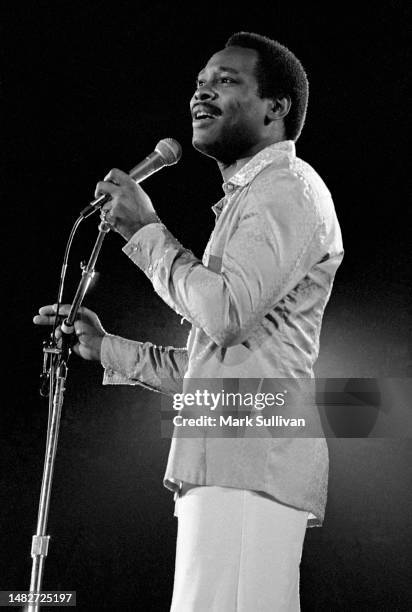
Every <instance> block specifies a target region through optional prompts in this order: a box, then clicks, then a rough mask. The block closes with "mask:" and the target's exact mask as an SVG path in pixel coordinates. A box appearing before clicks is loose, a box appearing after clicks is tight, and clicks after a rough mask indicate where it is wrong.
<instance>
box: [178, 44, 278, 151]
mask: <svg viewBox="0 0 412 612" xmlns="http://www.w3.org/2000/svg"><path fill="white" fill-rule="evenodd" d="M257 59H258V54H257V52H256V51H255V50H254V49H244V48H242V47H227V48H226V49H223V51H219V52H218V53H215V55H213V56H212V57H211V58H210V60H209V61H208V63H207V64H206V66H205V68H203V70H201V72H200V73H199V76H198V79H197V90H196V92H195V94H194V96H193V98H192V99H191V101H190V109H191V113H192V120H193V123H192V125H193V140H192V143H193V146H194V147H195V149H197V150H198V151H201V152H202V153H204V154H205V155H209V156H210V157H214V158H215V159H216V160H218V161H221V162H223V163H232V162H233V161H235V160H236V159H239V158H241V157H247V156H248V153H249V152H250V150H251V149H252V148H253V147H255V146H256V145H257V144H258V143H259V142H260V141H261V140H262V139H263V138H264V136H265V134H266V130H265V117H266V111H267V99H265V98H260V97H259V95H258V83H257V80H256V76H255V67H256V62H257Z"/></svg>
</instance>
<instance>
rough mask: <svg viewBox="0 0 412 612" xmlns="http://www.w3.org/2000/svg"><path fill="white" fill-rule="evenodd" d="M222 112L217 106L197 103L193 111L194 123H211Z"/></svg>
mask: <svg viewBox="0 0 412 612" xmlns="http://www.w3.org/2000/svg"><path fill="white" fill-rule="evenodd" d="M220 114H221V112H220V110H219V109H217V108H212V107H210V106H208V105H197V106H195V108H194V109H193V111H192V118H193V123H210V122H211V121H214V120H215V119H217V118H218V116H219V115H220Z"/></svg>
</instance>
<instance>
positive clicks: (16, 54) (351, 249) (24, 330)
mask: <svg viewBox="0 0 412 612" xmlns="http://www.w3.org/2000/svg"><path fill="white" fill-rule="evenodd" d="M2 13H3V18H2V30H3V31H2V41H3V43H2V55H3V62H2V63H3V76H2V91H3V102H5V105H4V113H3V120H2V128H3V135H4V136H3V138H2V147H1V149H2V156H3V173H2V186H3V198H2V238H3V240H2V243H3V246H4V247H5V253H4V255H3V278H4V285H3V300H2V302H3V306H4V314H3V323H4V325H3V366H2V371H3V374H4V382H3V401H2V410H1V423H2V425H1V427H2V431H1V433H2V444H1V451H2V463H1V482H0V485H1V490H0V495H1V508H0V521H1V523H0V525H1V534H2V538H1V539H2V546H1V551H2V554H1V559H0V589H3V590H11V589H27V588H28V586H29V580H30V569H31V559H30V545H31V536H32V534H33V533H34V531H35V524H36V514H37V503H38V494H39V489H40V482H41V473H42V461H43V450H44V443H45V427H46V422H47V404H46V403H45V402H44V401H41V400H40V398H39V396H38V390H37V387H38V382H37V379H38V375H39V372H40V367H41V361H42V353H41V343H42V339H43V338H44V332H43V330H38V329H35V328H34V326H33V325H32V323H31V319H32V317H33V315H34V314H35V313H36V311H37V308H38V307H39V306H40V305H41V304H45V303H50V302H53V301H54V300H55V296H56V291H57V283H58V277H59V271H60V265H61V260H62V255H63V251H64V245H65V241H66V239H67V236H68V233H69V230H70V228H71V225H72V223H73V222H74V220H75V218H76V214H77V212H78V211H79V210H80V209H81V208H82V207H83V206H85V204H86V203H87V202H88V201H89V200H91V199H92V197H93V192H94V187H95V184H96V182H97V181H98V180H100V179H101V178H102V177H103V176H104V175H105V174H106V173H107V172H108V171H109V170H110V168H112V167H119V168H122V169H125V170H128V169H130V168H131V167H133V166H134V165H135V164H136V163H137V162H138V161H140V160H141V159H142V158H143V157H145V155H147V154H148V153H149V152H150V151H152V150H153V148H154V146H155V144H156V143H157V141H158V140H159V139H161V138H164V137H174V138H176V139H177V140H179V141H180V142H181V144H182V147H183V157H182V161H181V162H180V163H179V164H178V165H177V166H175V167H173V168H168V169H165V170H163V171H162V172H161V173H159V174H157V175H156V176H155V177H152V178H150V179H148V180H147V182H146V183H145V188H146V189H147V191H148V192H149V194H150V196H151V197H152V199H153V201H154V202H155V205H156V208H157V211H158V213H159V215H160V216H161V218H162V220H163V221H164V222H165V223H166V225H167V226H168V228H169V229H170V230H171V231H172V232H173V233H174V234H175V235H176V237H178V238H179V240H180V241H181V242H182V243H183V244H184V245H185V246H187V247H188V248H191V249H192V250H193V251H194V252H195V254H197V255H198V256H199V257H201V255H202V252H203V249H204V247H205V246H206V242H207V239H208V236H209V234H210V232H211V230H212V227H213V221H214V216H213V214H212V212H211V210H210V206H211V205H212V204H213V203H214V202H215V201H217V200H218V199H219V198H220V194H221V182H222V180H221V176H220V174H219V172H218V170H217V167H216V165H215V163H214V162H213V160H210V159H207V158H203V157H201V156H200V155H199V154H198V153H197V152H196V151H194V149H192V147H191V120H190V115H189V112H188V109H189V99H190V97H191V95H192V91H193V85H194V80H195V77H196V75H197V72H198V71H199V69H200V68H201V67H202V66H203V65H204V64H205V63H206V61H207V59H208V58H209V56H210V55H211V54H212V53H213V52H215V51H216V50H219V49H221V48H222V47H223V46H224V43H225V40H226V39H227V37H228V36H229V35H230V34H231V33H233V32H235V31H239V30H248V31H256V32H260V33H262V34H266V35H268V36H270V37H272V38H275V39H277V40H279V41H280V42H282V43H283V44H286V45H287V46H289V47H290V48H291V49H292V50H293V51H294V52H295V53H296V55H297V56H298V57H299V58H300V59H301V61H302V63H303V64H304V66H305V68H306V70H307V73H308V76H309V80H310V102H309V112H308V117H307V122H306V126H305V128H304V131H303V133H302V136H301V137H300V139H299V141H298V143H297V153H298V155H299V156H300V157H302V158H303V159H305V160H306V161H308V162H309V163H310V164H311V165H312V166H313V167H314V168H315V169H316V170H317V171H318V172H319V173H320V175H321V176H322V177H323V179H324V180H325V182H326V183H327V185H328V186H329V188H330V190H331V191H332V194H333V197H334V201H335V206H336V210H337V213H338V216H339V220H340V223H341V227H342V233H343V238H344V245H345V251H346V254H345V258H344V262H343V264H342V266H341V268H340V270H339V271H338V274H337V277H336V281H335V287H334V291H333V295H332V298H331V301H330V304H329V306H328V308H327V311H326V314H325V318H324V326H323V331H322V337H321V351H320V357H319V360H318V363H317V367H316V373H317V375H318V376H323V377H353V376H355V377H361V376H364V377H372V378H376V379H378V378H379V377H405V376H410V375H411V357H410V319H411V317H410V315H411V311H410V305H409V303H410V296H409V294H408V284H407V280H408V276H409V260H410V258H409V255H410V229H409V224H408V213H409V204H408V201H409V193H410V188H409V185H408V180H407V179H408V169H407V130H406V125H407V116H409V108H408V105H407V102H406V81H407V75H408V62H409V61H410V56H409V54H408V47H407V39H406V35H407V26H408V20H409V10H408V9H407V3H406V2H386V3H384V4H382V5H379V4H378V3H356V4H348V3H331V4H330V5H325V6H322V5H321V4H318V3H315V4H314V3H307V4H305V5H295V4H293V5H292V6H287V5H286V4H285V3H278V2H271V3H249V5H247V4H244V3H239V4H230V3H222V2H221V3H213V4H211V3H209V2H207V3H205V2H201V3H196V4H193V5H187V6H185V5H183V4H180V3H171V2H168V3H166V2H165V3H160V2H140V3H139V2H134V3H128V2H117V3H111V4H103V3H97V2H95V3H93V2H88V3H68V2H67V3H66V2H54V3H52V2H36V3H25V4H23V3H21V4H13V5H12V4H11V3H10V4H9V6H8V7H7V6H6V5H3V7H2ZM96 233H97V219H95V218H93V217H92V218H91V219H89V220H87V221H86V222H85V223H84V224H83V227H81V230H80V232H79V234H78V236H77V238H76V240H75V244H74V246H73V251H72V257H71V260H70V263H71V265H70V267H69V271H68V280H67V285H66V292H65V297H66V300H70V299H71V298H72V297H73V295H74V290H75V288H76V287H77V284H78V281H79V279H80V269H79V263H80V261H81V260H82V259H86V258H87V257H88V256H89V254H90V251H91V248H92V245H93V243H94V240H95V237H96ZM122 245H123V242H122V239H121V238H120V237H119V236H117V235H109V237H108V238H107V240H106V242H105V244H104V248H103V251H102V253H101V256H100V258H99V261H98V266H97V268H98V271H99V274H98V275H97V281H96V282H95V283H94V285H93V288H92V289H91V291H90V293H89V294H88V296H87V299H86V302H85V303H86V305H88V306H89V307H91V308H93V309H96V310H97V312H98V313H99V315H100V316H101V318H102V321H103V324H104V326H105V328H106V329H107V330H108V331H110V332H112V333H118V334H120V335H124V336H127V337H130V338H135V339H139V340H151V341H152V342H155V343H157V344H163V345H166V344H173V345H175V346H183V345H184V344H185V341H186V336H187V333H188V326H187V324H184V325H181V324H180V320H179V318H178V317H177V316H176V315H174V314H173V313H172V311H170V309H169V308H168V307H167V306H166V305H165V304H164V303H163V302H162V301H161V300H160V298H158V296H156V295H155V294H154V292H153V290H152V288H151V285H150V283H149V281H148V280H147V279H146V277H144V275H143V274H141V273H138V272H137V271H136V269H135V268H134V267H133V265H132V263H131V262H130V261H129V260H128V259H127V258H126V257H125V255H123V254H122V252H121V247H122ZM101 375H102V369H101V367H100V366H98V365H96V364H90V363H85V362H80V360H78V359H76V358H73V359H72V361H71V367H70V373H69V381H68V385H67V393H66V399H65V406H64V416H63V419H62V429H61V437H60V442H59V449H58V458H57V465H56V473H55V480H54V485H53V494H52V503H51V509H50V519H49V528H48V533H49V534H50V535H51V536H52V539H51V545H50V549H49V556H48V558H47V561H46V571H45V578H44V588H45V589H50V590H68V589H72V590H76V591H77V600H78V609H79V610H89V609H90V610H91V609H108V610H110V609H122V610H129V609H130V610H135V609H139V608H143V609H145V610H147V611H149V610H167V609H168V605H169V602H170V596H171V588H172V582H173V567H174V566H173V562H174V546H175V530H176V524H175V521H176V519H175V518H174V517H173V503H172V496H171V494H170V492H168V491H167V490H165V489H164V488H163V486H162V477H163V471H164V468H165V463H166V459H167V453H168V446H169V442H168V441H167V440H162V439H160V434H159V430H160V426H159V410H158V408H159V400H158V397H156V396H155V395H154V394H151V393H149V392H147V391H145V390H143V389H130V388H123V387H121V388H114V389H112V388H103V387H101V384H100V383H101ZM329 446H330V452H331V478H330V495H329V503H328V508H327V515H326V521H325V525H324V527H323V528H322V529H320V530H310V531H309V532H308V533H307V537H306V545H305V550H304V554H303V560H302V579H301V598H302V609H303V610H408V609H410V592H408V591H409V589H410V584H409V581H408V572H407V570H408V562H409V560H410V551H408V541H410V536H411V533H410V530H411V528H410V502H411V499H410V496H411V493H410V491H411V486H410V485H411V470H410V465H411V444H410V441H409V440H407V439H372V440H368V439H358V440H352V439H338V440H330V441H329ZM212 588H213V587H212ZM143 602H144V603H143Z"/></svg>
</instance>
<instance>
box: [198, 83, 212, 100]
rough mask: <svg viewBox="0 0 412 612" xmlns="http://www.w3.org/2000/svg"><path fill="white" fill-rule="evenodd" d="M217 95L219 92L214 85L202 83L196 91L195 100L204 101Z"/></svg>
mask: <svg viewBox="0 0 412 612" xmlns="http://www.w3.org/2000/svg"><path fill="white" fill-rule="evenodd" d="M216 97H217V93H216V92H215V90H214V89H213V88H212V87H209V86H208V85H202V86H201V87H198V88H197V89H196V91H195V94H194V98H195V100H199V101H203V100H214V99H215V98H216Z"/></svg>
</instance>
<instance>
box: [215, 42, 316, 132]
mask: <svg viewBox="0 0 412 612" xmlns="http://www.w3.org/2000/svg"><path fill="white" fill-rule="evenodd" d="M225 47H245V48H247V49H254V50H255V51H257V52H258V56H259V58H258V61H257V64H256V79H257V82H258V93H259V96H261V97H262V98H274V97H279V96H282V95H284V96H286V95H288V96H289V97H290V99H291V107H290V110H289V113H288V114H287V115H286V117H285V119H284V124H285V135H286V138H287V139H288V140H295V141H296V140H297V139H298V138H299V136H300V133H301V131H302V128H303V125H304V123H305V118H306V110H307V106H308V97H309V81H308V78H307V76H306V72H305V70H304V68H303V66H302V64H301V63H300V61H299V60H298V58H297V57H296V56H295V55H294V54H293V53H292V51H290V50H289V49H288V48H287V47H285V46H284V45H281V44H280V43H279V42H277V41H276V40H272V39H271V38H268V37H267V36H262V35H261V34H254V33H252V32H237V33H236V34H233V35H232V36H230V38H229V39H228V40H227V42H226V45H225Z"/></svg>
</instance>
